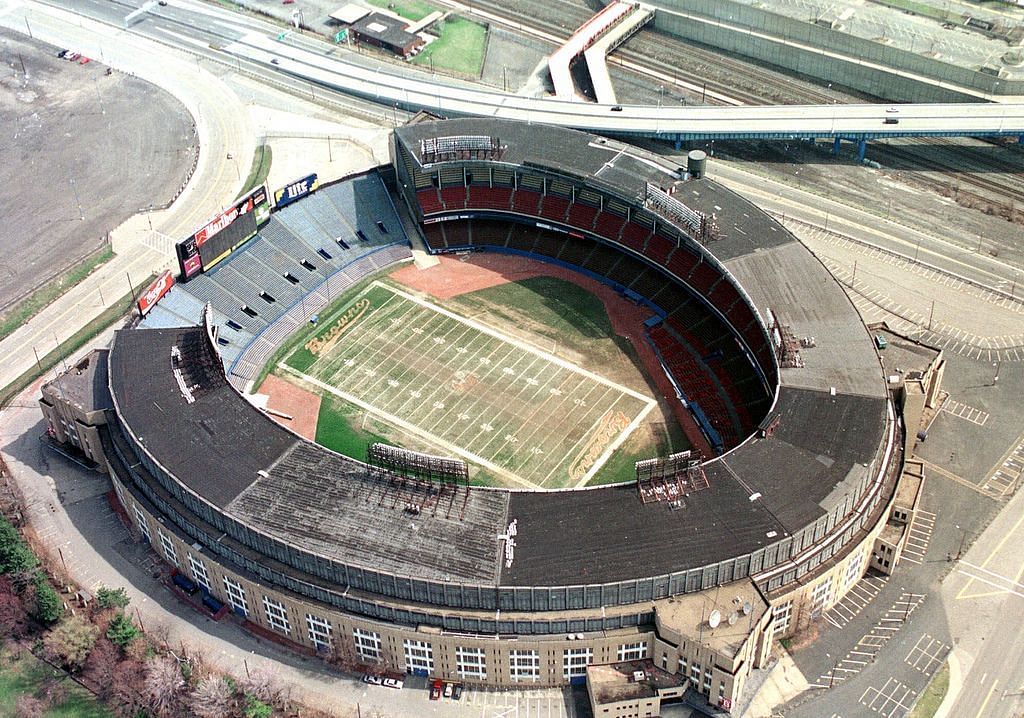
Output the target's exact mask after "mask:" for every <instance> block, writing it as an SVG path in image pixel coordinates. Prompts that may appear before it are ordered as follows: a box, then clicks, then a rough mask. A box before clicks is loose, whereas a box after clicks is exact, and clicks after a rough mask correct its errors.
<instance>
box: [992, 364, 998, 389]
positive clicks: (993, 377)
mask: <svg viewBox="0 0 1024 718" xmlns="http://www.w3.org/2000/svg"><path fill="white" fill-rule="evenodd" d="M992 368H993V369H995V372H994V373H993V374H992V386H995V385H996V384H998V383H999V362H993V363H992Z"/></svg>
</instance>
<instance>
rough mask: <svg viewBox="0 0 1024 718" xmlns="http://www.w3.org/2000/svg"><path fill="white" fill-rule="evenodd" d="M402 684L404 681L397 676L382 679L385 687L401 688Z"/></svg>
mask: <svg viewBox="0 0 1024 718" xmlns="http://www.w3.org/2000/svg"><path fill="white" fill-rule="evenodd" d="M404 685H405V682H404V681H400V680H398V679H397V678H385V679H384V687H385V688H398V689H401V687H402V686H404Z"/></svg>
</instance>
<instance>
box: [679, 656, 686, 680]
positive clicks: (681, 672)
mask: <svg viewBox="0 0 1024 718" xmlns="http://www.w3.org/2000/svg"><path fill="white" fill-rule="evenodd" d="M677 673H678V674H679V675H681V676H685V675H686V659H685V658H683V657H682V656H679V670H678V671H677Z"/></svg>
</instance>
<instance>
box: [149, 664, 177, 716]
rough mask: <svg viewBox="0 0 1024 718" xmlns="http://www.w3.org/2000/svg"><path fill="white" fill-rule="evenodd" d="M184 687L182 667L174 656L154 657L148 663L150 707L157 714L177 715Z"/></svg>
mask: <svg viewBox="0 0 1024 718" xmlns="http://www.w3.org/2000/svg"><path fill="white" fill-rule="evenodd" d="M184 688H185V680H184V679H183V678H182V676H181V668H180V667H179V666H178V662H177V661H176V660H174V659H173V658H154V659H153V660H152V661H150V662H149V663H148V664H147V665H146V692H147V693H148V694H149V708H150V710H152V711H153V712H154V713H155V714H156V715H158V716H171V715H175V714H176V709H177V707H178V704H179V703H180V700H181V693H182V691H183V689H184Z"/></svg>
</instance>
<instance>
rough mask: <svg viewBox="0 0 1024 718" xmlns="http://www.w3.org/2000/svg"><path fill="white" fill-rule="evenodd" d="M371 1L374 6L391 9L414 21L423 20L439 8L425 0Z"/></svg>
mask: <svg viewBox="0 0 1024 718" xmlns="http://www.w3.org/2000/svg"><path fill="white" fill-rule="evenodd" d="M369 2H370V4H371V5H373V6H374V7H379V8H384V9H385V10H391V11H392V12H394V13H397V14H398V15H401V16H402V17H404V18H405V19H406V20H412V21H413V22H416V21H417V20H422V19H423V18H425V17H426V16H427V15H429V14H430V13H432V12H434V11H435V10H437V8H436V7H434V6H433V5H431V4H430V3H426V2H423V0H369Z"/></svg>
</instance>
